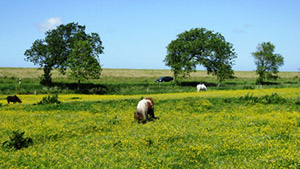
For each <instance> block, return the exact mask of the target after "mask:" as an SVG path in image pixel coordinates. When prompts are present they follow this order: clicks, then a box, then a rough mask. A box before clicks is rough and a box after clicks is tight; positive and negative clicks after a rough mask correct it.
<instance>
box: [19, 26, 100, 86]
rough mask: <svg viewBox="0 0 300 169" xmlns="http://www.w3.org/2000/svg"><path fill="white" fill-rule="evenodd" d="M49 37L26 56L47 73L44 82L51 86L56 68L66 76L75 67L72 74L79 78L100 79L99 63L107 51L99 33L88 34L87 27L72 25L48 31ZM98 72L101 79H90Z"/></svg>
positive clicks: (28, 50) (34, 43)
mask: <svg viewBox="0 0 300 169" xmlns="http://www.w3.org/2000/svg"><path fill="white" fill-rule="evenodd" d="M45 35H46V37H45V39H38V40H35V41H34V42H33V44H32V46H31V48H30V49H27V50H26V51H25V53H24V55H25V56H26V58H25V60H27V61H30V62H33V63H34V64H35V65H39V66H40V68H42V69H43V70H44V75H43V77H42V81H41V83H43V84H51V70H52V69H53V68H56V69H58V70H59V71H60V72H61V73H62V74H65V73H66V69H67V68H71V71H72V73H71V75H72V76H75V77H76V78H79V79H80V78H89V77H93V78H99V77H100V73H101V66H100V64H99V61H98V60H99V54H102V53H103V49H104V48H103V46H102V42H101V40H100V37H99V35H98V34H97V33H91V34H87V33H85V26H82V25H79V24H78V23H69V24H66V25H63V24H62V25H60V26H58V27H57V28H56V29H53V30H50V31H47V32H46V33H45ZM91 63H92V64H91ZM87 64H88V65H89V66H90V67H88V66H86V65H87ZM79 68H80V70H81V71H80V73H79V71H78V70H79ZM94 73H96V74H97V75H99V76H97V75H96V76H94V75H93V76H90V75H91V74H94Z"/></svg>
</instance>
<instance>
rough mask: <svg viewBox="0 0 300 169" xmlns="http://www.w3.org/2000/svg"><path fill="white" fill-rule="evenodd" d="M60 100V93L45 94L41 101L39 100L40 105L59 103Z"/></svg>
mask: <svg viewBox="0 0 300 169" xmlns="http://www.w3.org/2000/svg"><path fill="white" fill-rule="evenodd" d="M59 103H60V101H59V100H58V95H57V94H56V95H52V96H45V97H43V99H42V100H41V101H39V102H38V103H37V104H38V105H44V104H59Z"/></svg>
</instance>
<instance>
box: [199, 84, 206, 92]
mask: <svg viewBox="0 0 300 169" xmlns="http://www.w3.org/2000/svg"><path fill="white" fill-rule="evenodd" d="M200 90H204V91H206V90H207V88H206V86H205V84H198V85H197V92H199V91H200Z"/></svg>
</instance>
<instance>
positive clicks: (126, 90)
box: [0, 68, 300, 95]
mask: <svg viewBox="0 0 300 169" xmlns="http://www.w3.org/2000/svg"><path fill="white" fill-rule="evenodd" d="M42 73H43V72H42V70H38V69H34V68H0V93H2V94H15V93H16V88H18V91H17V92H18V94H34V93H37V94H50V93H64V94H70V93H79V94H126V95H129V94H144V93H146V94H158V93H174V92H175V93H178V92H194V91H195V90H196V85H197V84H199V83H205V84H206V86H207V87H208V89H209V90H228V89H230V90H233V89H256V88H258V86H257V85H256V83H255V81H256V77H257V75H256V73H255V72H254V71H236V72H235V76H236V78H235V79H230V80H226V81H224V82H223V83H222V84H221V86H220V87H217V79H216V77H214V76H211V75H207V73H206V72H205V71H197V72H193V73H191V75H190V77H187V78H185V79H180V81H179V83H174V82H168V83H161V84H159V83H155V82H154V81H155V79H157V78H159V77H161V76H172V72H171V71H170V70H151V69H149V70H147V69H104V70H103V72H102V75H101V78H100V79H98V80H93V79H91V80H86V81H83V82H82V84H81V87H80V90H77V89H78V88H77V79H72V78H69V77H68V76H66V75H61V74H59V72H58V71H57V70H54V71H52V78H53V82H54V84H53V85H52V86H43V85H40V84H39V81H40V80H39V77H40V76H41V75H42ZM19 78H21V79H22V83H21V85H18V81H19ZM299 86H300V73H299V72H280V73H279V79H278V80H277V81H268V82H267V83H266V85H264V86H263V88H285V87H299Z"/></svg>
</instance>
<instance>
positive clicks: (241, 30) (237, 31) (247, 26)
mask: <svg viewBox="0 0 300 169" xmlns="http://www.w3.org/2000/svg"><path fill="white" fill-rule="evenodd" d="M250 27H251V25H250V24H245V25H244V26H243V27H242V28H234V29H233V30H232V31H233V32H234V33H245V32H246V30H247V29H249V28H250Z"/></svg>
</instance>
